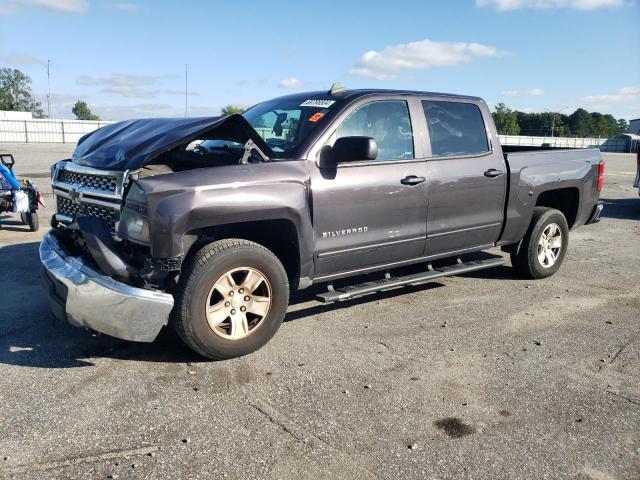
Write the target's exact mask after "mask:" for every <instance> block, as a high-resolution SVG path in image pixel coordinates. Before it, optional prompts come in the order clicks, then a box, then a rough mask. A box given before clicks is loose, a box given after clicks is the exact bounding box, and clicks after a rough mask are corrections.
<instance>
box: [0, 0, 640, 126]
mask: <svg viewBox="0 0 640 480" xmlns="http://www.w3.org/2000/svg"><path fill="white" fill-rule="evenodd" d="M47 59H50V60H51V65H52V68H51V73H52V81H51V84H52V93H53V96H52V101H53V112H52V116H54V117H71V116H72V114H71V106H72V105H73V103H75V100H76V99H83V100H85V101H86V102H87V103H88V104H89V106H90V108H91V109H92V110H93V111H94V113H98V114H99V115H101V116H102V117H103V118H105V119H116V120H118V119H123V118H129V117H141V116H182V115H184V69H185V64H189V90H190V95H189V114H190V115H193V116H195V115H215V114H217V113H218V112H219V111H220V108H221V107H222V106H224V105H226V104H230V103H232V104H241V105H251V104H253V103H256V102H258V101H260V100H265V99H268V98H271V97H275V96H279V95H285V94H287V93H291V92H295V91H304V90H317V89H328V88H329V87H330V86H331V84H332V83H333V82H334V81H340V82H341V83H343V84H344V85H345V86H347V87H352V88H363V87H376V88H410V89H417V90H427V91H444V92H451V93H461V94H470V95H478V96H481V97H483V98H485V99H486V100H487V102H489V104H490V105H494V104H495V103H497V102H505V103H506V104H507V105H509V106H511V107H513V108H518V109H522V110H532V111H545V110H553V111H560V110H562V111H564V112H571V111H573V109H575V108H576V107H577V106H583V107H585V108H587V109H589V110H594V111H602V112H605V113H612V114H614V115H615V116H616V117H624V118H627V119H629V118H638V117H640V8H639V6H638V4H637V1H636V0H449V1H447V2H444V1H434V2H429V1H426V0H422V1H418V0H415V1H414V0H395V1H393V2H390V1H388V0H387V1H377V0H370V1H367V2H355V1H349V0H342V1H333V0H325V1H323V2H310V1H305V0H298V1H273V2H259V1H243V0H235V1H227V0H211V1H188V0H184V1H182V2H176V1H168V0H166V1H165V0H156V1H144V0H131V1H116V0H113V1H111V0H95V1H91V0H0V65H2V66H10V67H13V68H20V69H21V70H23V71H24V72H26V73H27V74H29V75H30V76H31V77H32V79H33V90H34V92H35V93H36V94H37V95H38V97H39V99H40V100H42V103H43V105H45V106H46V101H45V94H46V90H47V79H46V69H45V62H46V60H47ZM45 108H46V107H45Z"/></svg>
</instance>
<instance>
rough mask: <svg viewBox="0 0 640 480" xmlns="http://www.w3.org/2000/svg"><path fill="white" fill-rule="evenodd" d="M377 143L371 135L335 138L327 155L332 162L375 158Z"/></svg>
mask: <svg viewBox="0 0 640 480" xmlns="http://www.w3.org/2000/svg"><path fill="white" fill-rule="evenodd" d="M377 156H378V144H377V143H376V141H375V140H374V139H373V138H371V137H342V138H339V139H337V140H336V142H335V143H334V144H333V147H332V148H331V152H330V155H329V157H330V158H331V162H332V163H333V164H338V163H342V162H358V161H363V160H375V159H376V157H377Z"/></svg>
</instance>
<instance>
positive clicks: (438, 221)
mask: <svg viewBox="0 0 640 480" xmlns="http://www.w3.org/2000/svg"><path fill="white" fill-rule="evenodd" d="M421 104H422V112H423V113H424V120H423V121H425V122H426V125H427V136H428V143H429V146H428V148H427V155H428V159H427V181H428V185H427V202H428V207H427V210H428V211H427V244H426V254H427V255H429V256H431V255H438V254H443V253H447V252H450V253H456V252H461V251H463V250H465V249H474V248H478V247H488V246H491V245H493V243H494V242H496V241H497V239H498V237H499V235H500V231H501V229H502V222H503V211H504V210H503V209H504V201H505V195H506V187H507V171H506V167H505V163H504V159H503V158H502V153H501V152H500V150H499V149H498V150H497V151H495V150H493V149H492V143H491V140H490V136H489V133H490V129H489V128H487V126H488V125H492V123H491V121H492V120H491V118H490V113H489V111H488V109H487V108H486V106H485V105H484V104H483V103H482V102H480V101H475V100H471V99H470V100H464V99H461V100H457V99H456V100H447V101H443V100H441V99H439V98H423V99H421Z"/></svg>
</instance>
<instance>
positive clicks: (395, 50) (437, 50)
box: [348, 40, 506, 80]
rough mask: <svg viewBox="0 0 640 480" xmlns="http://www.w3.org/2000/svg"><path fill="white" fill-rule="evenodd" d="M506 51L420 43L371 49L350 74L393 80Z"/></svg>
mask: <svg viewBox="0 0 640 480" xmlns="http://www.w3.org/2000/svg"><path fill="white" fill-rule="evenodd" d="M502 55H506V52H504V51H502V50H499V49H497V48H495V47H490V46H487V45H482V44H480V43H464V42H433V41H431V40H421V41H418V42H410V43H403V44H400V45H392V46H389V47H385V48H384V49H382V50H380V51H377V50H369V51H368V52H366V53H364V54H363V55H362V57H360V59H359V60H358V61H356V62H355V63H354V65H353V66H352V67H351V69H349V72H348V73H349V74H350V75H356V76H360V77H369V78H375V79H377V80H393V79H394V78H396V72H398V71H401V70H424V69H426V68H431V67H441V66H450V65H458V64H461V63H468V62H470V61H471V60H472V59H473V58H476V57H499V56H502Z"/></svg>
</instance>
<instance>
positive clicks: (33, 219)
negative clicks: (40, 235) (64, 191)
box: [24, 212, 40, 232]
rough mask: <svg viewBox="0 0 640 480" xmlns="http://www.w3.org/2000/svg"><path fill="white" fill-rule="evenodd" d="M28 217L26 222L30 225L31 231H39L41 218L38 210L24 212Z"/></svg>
mask: <svg viewBox="0 0 640 480" xmlns="http://www.w3.org/2000/svg"><path fill="white" fill-rule="evenodd" d="M24 215H25V217H26V220H27V221H26V223H27V224H28V225H29V231H31V232H37V231H38V230H39V229H40V219H39V218H38V212H27V213H25V214H24Z"/></svg>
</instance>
